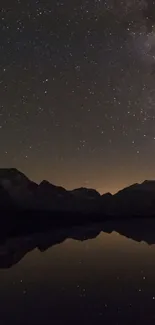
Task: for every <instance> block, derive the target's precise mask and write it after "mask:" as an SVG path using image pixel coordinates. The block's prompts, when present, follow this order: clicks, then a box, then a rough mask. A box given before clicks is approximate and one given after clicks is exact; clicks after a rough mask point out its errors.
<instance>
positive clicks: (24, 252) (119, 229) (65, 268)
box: [0, 219, 155, 325]
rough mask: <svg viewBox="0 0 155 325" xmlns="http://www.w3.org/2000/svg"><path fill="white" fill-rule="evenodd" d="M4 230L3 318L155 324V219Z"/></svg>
mask: <svg viewBox="0 0 155 325" xmlns="http://www.w3.org/2000/svg"><path fill="white" fill-rule="evenodd" d="M14 230H15V229H14ZM1 233H3V236H1V243H0V318H1V324H5V325H8V324H11V325H12V324H16V325H21V324H22V325H27V324H29V325H31V324H32V325H34V324H37V325H51V324H56V325H61V324H62V325H63V324H75V325H76V324H89V325H90V324H92V325H96V324H119V325H124V324H125V325H128V324H154V322H155V245H154V244H155V221H154V220H153V219H131V220H124V221H123V220H116V221H114V220H113V221H105V222H104V223H97V224H95V223H89V224H87V225H85V226H80V225H76V226H73V227H68V226H66V227H58V226H57V225H53V226H52V228H51V229H49V230H48V231H47V229H46V231H44V232H41V230H40V231H32V229H31V231H30V232H28V229H27V231H25V234H24V232H23V231H22V233H21V232H20V231H19V228H18V231H17V228H16V234H15V231H14V232H13V231H12V234H11V233H10V234H6V232H4V231H2V228H1Z"/></svg>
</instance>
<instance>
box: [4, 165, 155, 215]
mask: <svg viewBox="0 0 155 325" xmlns="http://www.w3.org/2000/svg"><path fill="white" fill-rule="evenodd" d="M0 209H1V211H20V212H21V211H24V212H25V211H33V212H40V213H41V212H48V213H51V212H55V213H60V214H62V213H64V212H65V213H71V214H72V213H77V214H78V213H82V214H85V215H86V214H93V215H94V214H96V215H100V218H101V219H102V216H103V217H105V216H107V217H108V216H119V217H120V216H123V217H127V216H130V217H132V216H155V181H154V180H153V181H144V182H143V183H141V184H137V183H136V184H133V185H131V186H129V187H126V188H124V189H123V190H121V191H119V192H118V193H116V194H114V195H112V194H110V193H107V194H104V195H100V193H98V192H97V191H96V190H95V189H88V188H78V189H74V190H71V191H69V190H66V189H65V188H63V187H60V186H56V185H53V184H51V183H49V182H48V181H45V180H43V181H42V182H41V183H40V184H36V183H35V182H33V181H31V180H29V179H28V177H26V176H25V175H24V174H23V173H21V172H20V171H18V170H17V169H15V168H10V169H8V168H3V169H0Z"/></svg>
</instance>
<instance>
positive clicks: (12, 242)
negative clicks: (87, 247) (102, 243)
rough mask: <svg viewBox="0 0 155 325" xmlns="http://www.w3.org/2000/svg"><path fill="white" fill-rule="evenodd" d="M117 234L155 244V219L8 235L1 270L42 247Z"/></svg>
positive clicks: (0, 254)
mask: <svg viewBox="0 0 155 325" xmlns="http://www.w3.org/2000/svg"><path fill="white" fill-rule="evenodd" d="M113 231H115V232H117V233H118V234H120V235H123V236H125V237H126V238H129V239H132V240H134V241H137V242H146V243H147V244H149V245H153V244H155V220H154V219H147V220H146V219H132V220H126V221H122V220H121V221H119V220H117V221H115V222H114V221H113V222H108V221H107V222H104V224H103V223H98V224H94V223H93V224H88V225H87V226H85V227H83V226H78V227H77V226H76V227H69V228H57V227H56V228H53V229H52V230H50V231H48V232H40V233H33V234H32V233H27V234H25V235H22V236H21V235H20V234H19V235H18V236H12V237H11V236H6V237H4V238H3V240H2V239H1V242H0V268H10V267H12V266H13V265H14V264H16V263H18V262H19V261H20V260H21V259H22V258H23V257H24V256H25V255H26V254H27V253H28V252H30V251H32V250H33V249H35V248H38V249H39V250H40V251H41V252H44V251H46V250H47V249H48V248H50V247H52V246H54V245H57V244H61V243H63V242H64V241H65V240H66V239H67V238H70V239H75V240H78V241H85V240H90V239H93V238H96V237H97V236H98V235H99V234H100V233H101V232H105V233H109V234H111V233H112V232H113Z"/></svg>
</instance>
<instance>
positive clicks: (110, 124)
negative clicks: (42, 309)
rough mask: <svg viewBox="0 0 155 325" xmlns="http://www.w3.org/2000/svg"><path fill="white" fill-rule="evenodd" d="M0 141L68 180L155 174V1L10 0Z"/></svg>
mask: <svg viewBox="0 0 155 325" xmlns="http://www.w3.org/2000/svg"><path fill="white" fill-rule="evenodd" d="M0 149H1V150H0V167H16V168H18V169H20V170H21V171H23V172H24V173H25V174H26V175H27V176H28V177H30V178H31V179H33V180H34V181H37V182H40V181H41V180H42V179H48V180H49V181H51V182H53V183H55V184H58V185H62V186H65V187H66V188H68V189H71V188H75V187H80V186H87V187H93V188H96V189H97V190H99V191H100V192H101V193H104V192H107V191H111V192H116V191H117V190H118V189H120V188H122V187H124V186H127V185H129V184H131V183H134V182H139V181H143V180H144V179H154V178H155V3H154V1H153V0H147V1H145V0H139V1H138V0H122V1H119V0H105V1H103V0H89V1H88V0H85V1H84V0H72V1H70V0H60V1H56V0H52V1H50V0H48V1H47V0H45V1H41V0H40V1H39V0H5V1H4V0H2V1H1V9H0Z"/></svg>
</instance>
